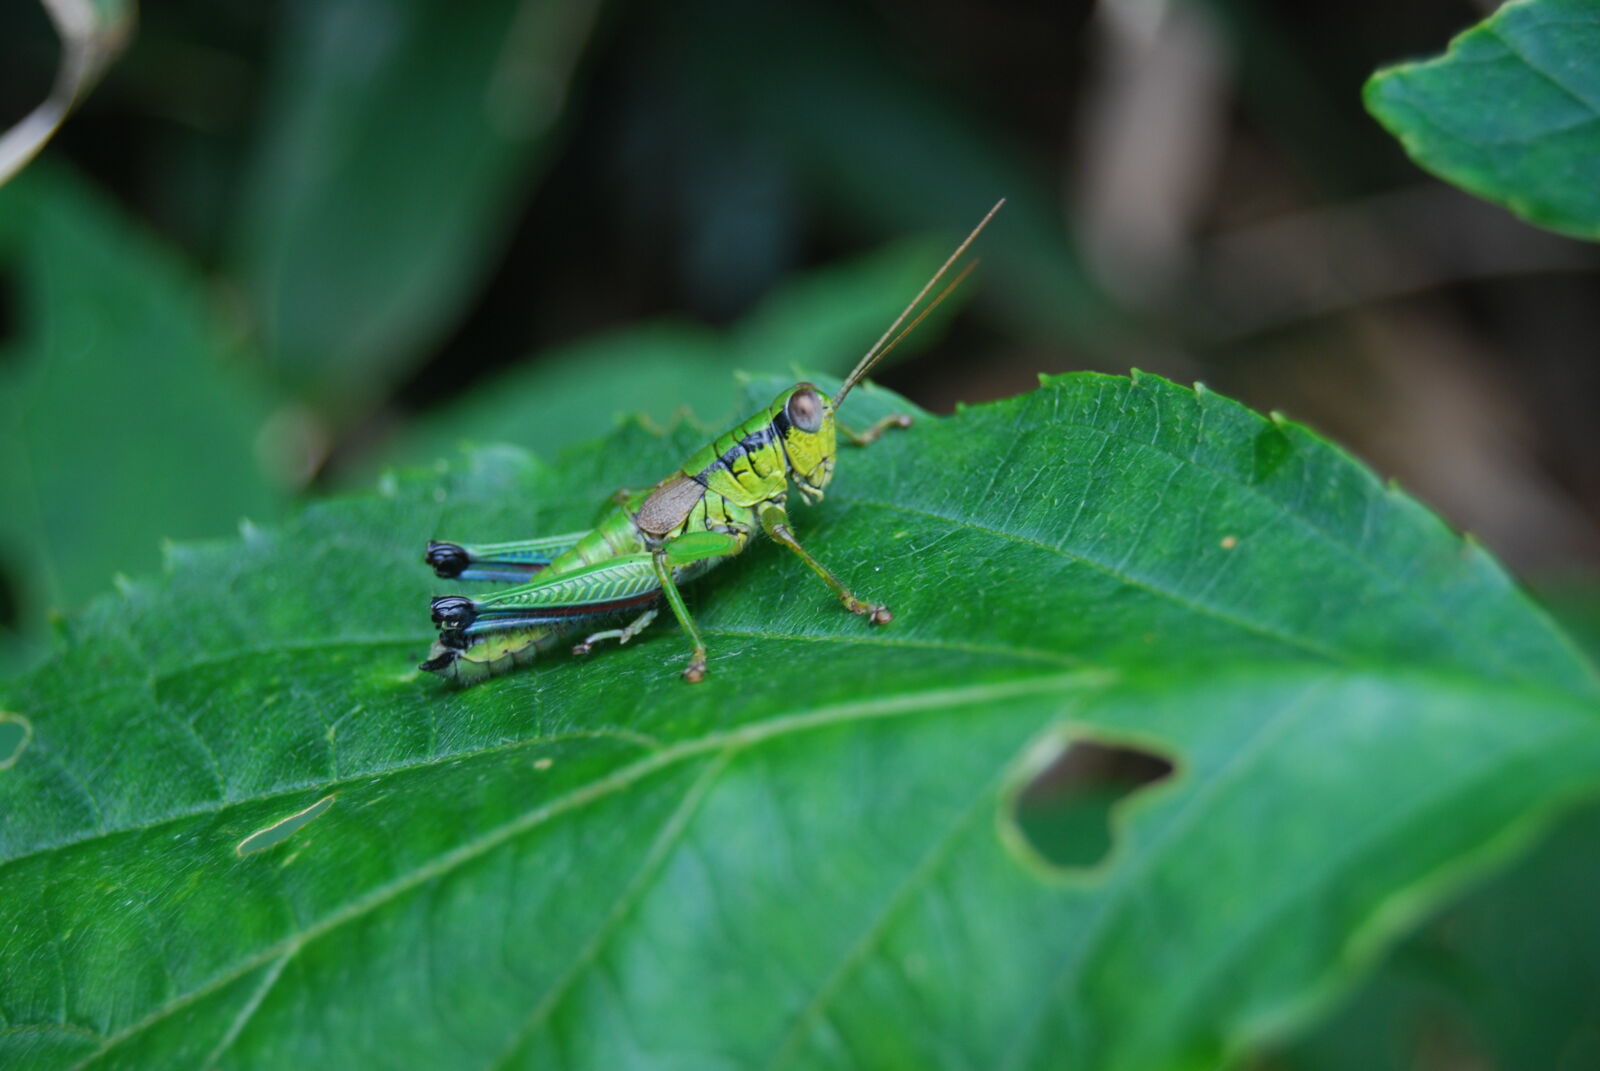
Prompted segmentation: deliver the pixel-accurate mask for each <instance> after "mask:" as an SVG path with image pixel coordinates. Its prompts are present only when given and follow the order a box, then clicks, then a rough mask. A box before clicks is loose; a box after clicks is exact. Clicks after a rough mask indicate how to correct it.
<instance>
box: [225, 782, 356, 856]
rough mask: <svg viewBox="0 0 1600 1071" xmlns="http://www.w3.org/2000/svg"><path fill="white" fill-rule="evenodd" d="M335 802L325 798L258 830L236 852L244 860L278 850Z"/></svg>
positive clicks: (329, 797) (240, 844)
mask: <svg viewBox="0 0 1600 1071" xmlns="http://www.w3.org/2000/svg"><path fill="white" fill-rule="evenodd" d="M333 801H334V797H333V796H324V797H322V798H321V799H320V800H318V801H317V802H315V803H313V804H312V805H311V806H309V807H307V808H306V809H305V810H303V811H296V812H295V813H294V814H291V815H289V816H288V817H286V818H280V819H278V820H277V821H276V822H274V823H272V824H271V825H270V826H267V827H265V828H264V829H258V830H256V831H255V832H254V833H252V834H250V835H249V836H248V837H246V838H245V839H244V840H241V841H240V842H239V846H238V847H237V848H235V849H234V852H235V853H237V854H238V856H239V857H240V858H241V859H242V858H244V857H245V856H247V855H255V854H257V853H258V852H264V851H266V850H267V849H268V848H276V847H277V846H278V845H280V844H282V843H283V842H284V841H286V840H288V839H289V838H290V837H292V836H294V835H295V834H296V833H298V832H299V831H300V830H301V829H303V828H305V826H306V823H308V822H310V821H311V820H312V819H313V818H315V817H317V816H318V815H320V814H322V813H323V812H324V811H326V810H327V809H328V808H329V807H332V806H333Z"/></svg>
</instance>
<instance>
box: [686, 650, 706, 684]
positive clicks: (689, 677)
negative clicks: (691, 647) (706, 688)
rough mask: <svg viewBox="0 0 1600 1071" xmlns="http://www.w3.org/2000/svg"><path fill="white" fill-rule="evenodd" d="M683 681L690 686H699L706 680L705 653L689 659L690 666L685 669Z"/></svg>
mask: <svg viewBox="0 0 1600 1071" xmlns="http://www.w3.org/2000/svg"><path fill="white" fill-rule="evenodd" d="M683 679H684V680H686V681H688V682H689V683H690V684H699V683H700V682H701V681H703V680H705V679H706V657H705V655H704V654H703V653H702V654H696V655H695V656H694V657H693V658H691V659H689V664H688V665H687V666H684V667H683Z"/></svg>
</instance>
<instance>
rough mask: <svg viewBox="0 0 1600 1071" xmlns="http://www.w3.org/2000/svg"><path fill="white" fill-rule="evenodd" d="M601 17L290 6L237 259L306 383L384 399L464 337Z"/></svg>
mask: <svg viewBox="0 0 1600 1071" xmlns="http://www.w3.org/2000/svg"><path fill="white" fill-rule="evenodd" d="M597 8H598V0H556V2H553V3H525V2H523V0H484V2H481V3H472V4H460V3H449V2H446V0H331V2H317V3H300V4H292V5H290V6H289V18H287V19H286V20H285V30H284V32H283V36H282V39H281V40H280V41H279V42H278V49H277V54H276V69H275V74H274V79H273V86H272V90H271V93H270V95H269V105H268V108H267V114H266V125H265V132H264V134H263V137H262V143H261V147H260V150H259V158H258V160H257V162H256V165H255V166H254V167H253V168H252V186H251V191H250V196H248V197H247V198H246V202H245V206H244V211H243V214H242V216H241V220H240V231H241V235H242V237H241V239H240V241H239V243H238V244H239V250H238V260H239V268H240V273H241V274H242V275H243V277H244V279H245V282H246V283H247V285H248V292H249V296H250V299H251V301H252V304H253V305H254V307H255V310H256V312H257V315H258V316H259V317H260V319H261V322H262V327H263V332H264V335H265V338H266V343H267V347H268V349H269V352H270V353H271V355H272V356H273V357H274V358H275V359H276V360H277V361H278V362H280V364H281V365H282V367H283V368H284V370H285V371H286V373H287V374H288V376H289V377H290V378H291V379H292V380H294V381H295V382H297V383H299V384H300V385H302V386H304V387H306V388H307V389H308V390H309V391H311V392H312V393H314V394H315V395H316V396H317V397H318V398H319V399H321V400H322V401H324V402H327V403H328V404H330V405H332V404H340V405H346V406H348V405H350V404H351V403H352V402H358V403H359V402H360V401H362V400H370V399H371V398H373V397H375V396H377V395H379V394H380V393H381V390H382V388H383V387H384V386H385V385H386V384H388V383H389V382H391V381H392V380H393V379H394V378H395V377H397V376H399V375H401V374H402V373H403V372H404V371H406V369H407V368H408V367H409V366H410V365H411V364H412V363H413V362H414V361H415V360H416V359H417V358H418V356H419V355H420V354H422V353H425V352H427V348H428V346H429V345H430V344H431V343H433V342H435V341H437V339H438V336H439V334H440V333H441V332H442V331H444V330H447V329H448V328H449V327H450V326H451V324H452V323H453V322H454V320H455V317H456V316H458V315H459V313H460V311H461V306H462V304H463V302H464V301H466V300H467V299H468V298H470V296H471V295H472V294H473V292H474V288H475V287H476V286H477V285H478V283H479V282H480V281H481V280H482V278H483V277H484V273H485V271H486V269H487V268H488V267H489V266H490V265H491V263H492V261H493V258H494V257H495V256H496V255H498V252H499V250H500V247H501V245H502V244H503V243H504V241H505V238H506V235H507V233H508V230H507V228H508V226H509V224H510V222H511V220H510V216H511V214H512V213H513V212H514V211H515V210H516V206H517V205H518V204H520V203H521V197H522V195H523V193H524V192H525V191H526V188H527V183H528V181H529V178H530V175H531V174H532V172H533V169H534V168H535V166H536V165H537V164H538V163H539V162H540V161H542V160H543V159H544V158H546V157H547V156H548V154H549V152H550V150H551V147H552V144H553V132H554V129H555V123H556V121H557V119H558V118H559V116H560V115H561V112H562V108H563V106H564V104H565V99H566V92H567V87H568V80H569V78H570V76H571V74H572V71H573V68H574V66H575V65H576V63H577V60H578V57H579V56H580V55H581V54H582V51H583V48H584V46H585V44H586V42H587V38H588V33H589V29H590V27H591V24H592V22H593V20H594V17H595V14H596V10H597Z"/></svg>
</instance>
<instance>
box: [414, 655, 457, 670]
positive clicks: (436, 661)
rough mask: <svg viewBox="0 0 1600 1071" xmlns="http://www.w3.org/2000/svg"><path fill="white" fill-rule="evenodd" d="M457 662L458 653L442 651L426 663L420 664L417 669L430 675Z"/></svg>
mask: <svg viewBox="0 0 1600 1071" xmlns="http://www.w3.org/2000/svg"><path fill="white" fill-rule="evenodd" d="M455 660H456V653H455V652H454V651H440V652H439V653H438V654H436V655H434V656H433V657H432V658H430V659H428V660H427V661H426V662H422V663H420V664H419V665H418V666H417V668H418V669H425V670H427V671H428V672H429V673H437V672H439V671H440V670H441V669H443V668H445V667H446V666H448V665H449V664H450V663H451V662H454V661H455Z"/></svg>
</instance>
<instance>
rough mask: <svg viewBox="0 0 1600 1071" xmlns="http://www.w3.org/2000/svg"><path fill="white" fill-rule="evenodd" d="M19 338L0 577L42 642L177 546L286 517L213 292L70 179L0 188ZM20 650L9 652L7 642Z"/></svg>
mask: <svg viewBox="0 0 1600 1071" xmlns="http://www.w3.org/2000/svg"><path fill="white" fill-rule="evenodd" d="M0 267H4V268H6V269H8V270H9V273H10V277H11V278H12V279H14V280H15V282H16V286H17V309H16V314H17V324H16V327H17V334H16V336H15V337H14V338H13V339H11V340H9V342H8V344H7V345H6V346H5V348H4V350H3V352H0V543H3V545H4V546H5V548H6V554H5V559H4V561H3V563H0V567H3V568H4V569H5V570H6V579H7V580H9V581H10V582H11V583H12V584H14V585H15V586H16V587H17V588H18V589H19V596H20V597H19V603H20V611H21V624H22V626H23V627H24V629H25V630H28V631H32V630H34V629H37V627H38V626H40V625H41V624H42V623H43V621H44V619H45V617H46V614H47V611H48V610H50V609H51V608H56V609H65V608H67V607H69V606H74V605H77V604H78V603H80V602H83V601H85V600H87V599H88V598H89V597H90V596H92V595H94V594H97V593H98V592H101V591H104V590H105V589H106V587H107V586H108V585H109V583H110V582H111V578H112V575H113V574H114V573H116V572H118V571H128V572H133V571H148V570H150V569H153V568H154V567H155V566H156V564H157V563H158V561H159V558H158V555H157V547H158V546H159V544H160V542H161V540H163V539H166V538H175V537H185V538H195V537H203V536H212V535H221V534H223V533H224V532H228V531H232V530H233V528H234V526H235V525H236V524H237V523H238V519H239V517H240V516H241V515H242V514H246V513H249V514H254V515H255V516H257V517H264V516H265V515H276V513H277V510H278V508H279V498H278V494H277V493H275V492H274V491H273V490H272V488H271V484H270V481H269V480H268V478H267V476H266V474H265V473H263V472H262V471H261V467H260V464H259V463H258V461H257V456H256V453H257V447H258V445H262V443H261V432H262V427H263V423H264V422H265V420H266V418H267V415H268V411H269V407H270V402H269V399H268V396H267V394H266V392H265V391H264V390H263V389H262V388H261V386H260V385H259V384H257V383H254V382H252V381H251V380H250V378H249V377H248V376H247V375H246V374H245V370H244V369H242V368H240V367H239V366H238V357H239V353H238V347H237V346H236V344H235V343H234V342H233V341H232V340H231V339H230V337H229V334H228V332H227V331H226V329H225V325H224V324H222V323H221V322H220V321H219V320H218V318H217V317H216V315H215V312H214V310H212V309H211V308H209V307H207V303H206V302H207V297H208V295H207V293H206V290H205V287H204V284H203V283H201V282H200V281H199V280H198V279H196V278H195V277H194V275H193V274H192V272H191V271H190V269H189V268H188V267H187V266H186V265H184V264H182V263H181V262H179V261H177V260H176V259H175V258H174V257H173V256H172V255H171V254H170V253H169V252H168V251H167V250H165V249H163V248H161V247H160V246H159V245H158V244H157V242H156V241H155V240H154V239H153V238H152V237H151V236H150V235H148V234H146V233H144V232H143V231H141V230H140V229H139V228H137V227H135V226H133V225H131V224H130V223H129V222H128V221H126V220H125V219H122V218H119V216H118V215H117V213H116V212H115V210H114V209H112V208H111V207H110V206H108V205H107V204H106V203H105V202H104V201H103V200H102V199H101V198H99V197H98V196H96V195H95V194H94V193H92V192H91V191H90V190H88V189H87V188H85V187H84V186H83V185H82V184H81V183H80V182H79V181H78V180H77V179H75V178H74V177H73V176H72V175H71V174H69V173H67V172H65V171H63V170H61V169H59V168H48V169H47V168H42V167H41V168H36V169H34V170H32V171H30V172H28V173H27V174H25V175H23V176H22V177H21V178H19V179H17V180H15V181H13V182H12V183H10V184H9V185H7V186H6V187H5V188H4V189H0ZM6 646H8V647H11V648H13V649H14V647H15V645H14V644H8V645H6Z"/></svg>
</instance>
